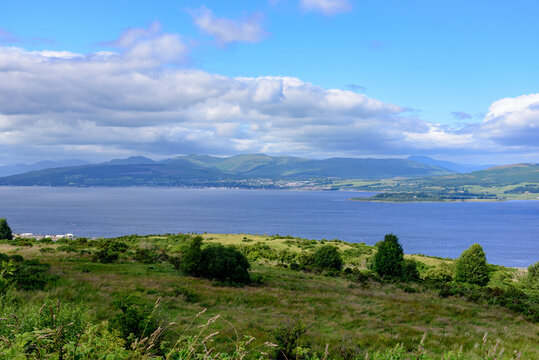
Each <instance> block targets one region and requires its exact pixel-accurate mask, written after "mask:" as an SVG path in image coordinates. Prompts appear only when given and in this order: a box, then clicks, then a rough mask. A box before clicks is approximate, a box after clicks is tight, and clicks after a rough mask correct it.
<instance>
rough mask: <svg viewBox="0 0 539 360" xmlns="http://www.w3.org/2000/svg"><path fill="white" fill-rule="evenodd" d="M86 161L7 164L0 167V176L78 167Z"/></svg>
mask: <svg viewBox="0 0 539 360" xmlns="http://www.w3.org/2000/svg"><path fill="white" fill-rule="evenodd" d="M88 164H90V163H89V162H88V161H84V160H79V159H66V160H59V161H40V162H37V163H34V164H8V165H4V166H0V176H9V175H15V174H23V173H25V172H29V171H36V170H43V169H50V168H59V167H65V166H78V165H88Z"/></svg>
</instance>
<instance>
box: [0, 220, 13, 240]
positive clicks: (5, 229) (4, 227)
mask: <svg viewBox="0 0 539 360" xmlns="http://www.w3.org/2000/svg"><path fill="white" fill-rule="evenodd" d="M11 239H13V234H12V233H11V228H10V227H9V225H8V224H7V221H6V219H4V218H1V219H0V240H11Z"/></svg>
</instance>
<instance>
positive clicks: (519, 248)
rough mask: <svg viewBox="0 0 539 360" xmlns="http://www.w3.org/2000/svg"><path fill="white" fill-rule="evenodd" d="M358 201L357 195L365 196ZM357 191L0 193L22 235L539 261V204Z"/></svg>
mask: <svg viewBox="0 0 539 360" xmlns="http://www.w3.org/2000/svg"><path fill="white" fill-rule="evenodd" d="M358 194H359V195H358ZM367 195H369V194H368V193H356V192H316V191H272V190H231V189H178V188H48V187H0V217H5V218H7V220H8V222H9V224H10V226H11V228H12V229H13V231H14V232H16V233H21V232H32V233H37V234H43V235H45V234H63V233H73V234H75V235H77V236H87V237H101V236H103V237H112V236H121V235H129V234H163V233H178V232H198V233H202V232H205V231H207V232H216V233H251V234H268V235H270V234H271V235H273V234H280V235H288V234H290V235H293V236H299V237H303V238H310V239H323V238H325V239H340V240H345V241H351V242H365V243H367V244H370V245H372V244H374V243H376V242H377V241H379V240H381V239H383V237H384V235H385V234H387V233H390V232H392V233H395V234H397V235H398V237H399V239H400V241H401V243H402V244H403V247H404V251H405V253H409V254H410V253H423V254H427V255H435V256H441V257H458V256H459V255H460V253H461V252H462V251H463V250H464V249H466V248H468V247H469V246H470V245H471V244H473V243H479V244H481V245H482V246H483V248H484V249H485V251H486V254H487V260H488V261H489V262H490V263H493V264H499V265H506V266H528V265H530V264H532V263H535V262H536V261H537V260H539V241H538V235H537V234H538V233H539V201H508V202H471V203H402V204H397V203H374V202H355V201H348V200H347V199H348V198H350V197H353V196H367Z"/></svg>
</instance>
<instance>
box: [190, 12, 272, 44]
mask: <svg viewBox="0 0 539 360" xmlns="http://www.w3.org/2000/svg"><path fill="white" fill-rule="evenodd" d="M191 15H192V17H193V21H194V22H195V24H196V26H198V28H199V29H201V30H202V31H204V32H205V33H207V34H208V35H210V36H213V37H214V38H215V39H216V40H217V41H218V42H219V44H221V45H226V44H229V43H236V42H246V43H256V42H259V41H260V40H262V39H263V38H264V37H265V36H266V35H267V33H266V32H265V31H264V29H263V28H262V26H261V21H262V16H261V15H260V14H254V15H251V16H250V17H248V18H247V19H244V20H241V21H240V20H233V19H227V18H224V17H217V16H215V15H214V13H213V12H212V11H211V10H210V9H208V8H207V7H205V6H201V7H200V8H198V9H197V10H193V11H192V12H191Z"/></svg>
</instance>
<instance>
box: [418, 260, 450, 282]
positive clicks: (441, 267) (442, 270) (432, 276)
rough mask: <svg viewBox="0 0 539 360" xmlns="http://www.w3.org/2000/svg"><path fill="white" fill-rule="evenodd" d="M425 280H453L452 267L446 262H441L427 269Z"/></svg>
mask: <svg viewBox="0 0 539 360" xmlns="http://www.w3.org/2000/svg"><path fill="white" fill-rule="evenodd" d="M425 280H429V281H433V282H449V281H451V280H453V268H452V267H451V266H450V265H449V264H448V263H446V262H442V263H440V264H438V265H436V266H435V267H432V268H430V269H428V270H427V272H426V274H425Z"/></svg>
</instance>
